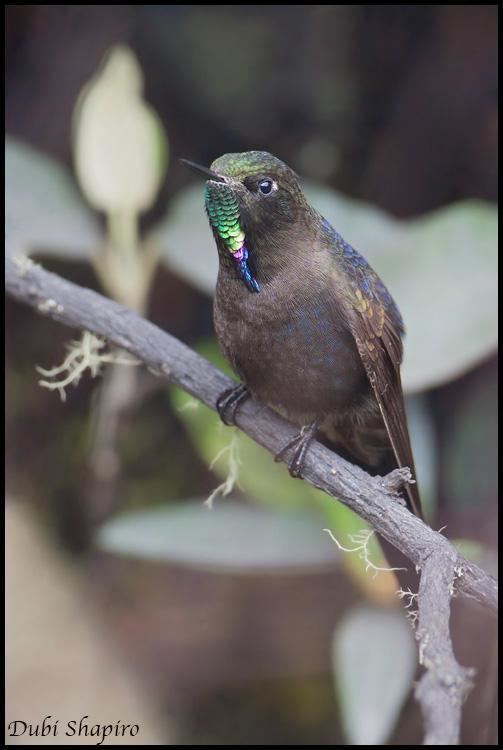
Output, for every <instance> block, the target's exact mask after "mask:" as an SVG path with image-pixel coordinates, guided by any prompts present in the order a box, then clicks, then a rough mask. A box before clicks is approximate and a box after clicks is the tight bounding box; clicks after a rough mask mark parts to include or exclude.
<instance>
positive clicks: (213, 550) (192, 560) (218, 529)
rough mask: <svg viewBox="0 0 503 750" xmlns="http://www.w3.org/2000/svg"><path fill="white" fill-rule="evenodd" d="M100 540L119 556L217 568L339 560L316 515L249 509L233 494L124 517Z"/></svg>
mask: <svg viewBox="0 0 503 750" xmlns="http://www.w3.org/2000/svg"><path fill="white" fill-rule="evenodd" d="M97 543H98V545H99V546H100V547H101V548H102V549H105V550H107V551H108V552H113V553H114V554H119V555H125V556H127V557H140V558H143V559H147V560H155V561H159V562H174V563H179V564H183V565H189V566H191V567H197V568H203V569H204V570H212V571H216V572H218V571H223V572H229V571H230V572H243V573H247V572H248V573H252V572H255V571H257V570H267V569H277V568H281V569H283V568H284V569H286V570H290V569H298V568H299V567H302V568H306V567H307V566H311V567H313V566H318V567H319V566H320V565H323V566H324V565H334V564H335V562H336V560H337V555H336V554H335V553H334V548H333V545H332V544H331V543H330V540H329V538H328V537H326V536H325V535H323V536H321V535H320V533H319V520H318V518H317V516H316V514H313V513H310V514H309V513H305V512H304V513H302V512H296V513H289V514H285V513H281V512H277V511H273V510H271V509H265V508H259V507H256V506H254V507H248V506H243V505H241V504H239V502H238V501H237V500H235V499H233V498H230V497H227V498H226V499H225V500H224V501H222V502H221V503H218V504H217V505H216V507H215V508H213V509H212V510H209V509H208V508H207V507H205V505H204V504H203V500H199V501H189V502H184V503H183V504H178V505H176V506H175V507H173V506H171V507H168V508H162V509H153V510H141V511H135V512H131V513H127V514H124V515H121V516H118V517H116V518H114V519H112V520H110V521H108V522H107V523H105V524H104V526H102V527H101V529H100V530H99V532H98V535H97Z"/></svg>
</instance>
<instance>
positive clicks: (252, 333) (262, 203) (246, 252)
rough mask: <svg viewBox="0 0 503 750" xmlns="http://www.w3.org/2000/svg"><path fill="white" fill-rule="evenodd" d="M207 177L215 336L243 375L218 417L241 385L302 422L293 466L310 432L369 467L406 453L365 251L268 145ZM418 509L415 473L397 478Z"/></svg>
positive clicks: (395, 357)
mask: <svg viewBox="0 0 503 750" xmlns="http://www.w3.org/2000/svg"><path fill="white" fill-rule="evenodd" d="M182 161H183V163H184V164H185V165H186V166H188V167H190V168H191V169H193V170H194V171H196V172H198V173H199V174H202V175H204V176H205V177H206V179H207V182H206V189H205V201H206V211H207V214H208V218H209V221H210V225H211V228H212V230H213V234H214V237H215V241H216V245H217V249H218V255H219V272H218V280H217V287H216V297H215V303H214V323H215V331H216V335H217V339H218V342H219V345H220V347H221V349H222V350H223V353H224V355H225V356H226V358H227V359H228V361H229V362H230V364H231V366H232V367H233V369H234V370H235V372H236V373H237V374H238V375H239V377H240V379H241V381H242V382H241V385H238V386H237V387H236V388H233V389H231V390H230V391H226V392H225V393H223V394H222V395H221V397H220V398H219V400H218V403H217V408H218V410H219V413H220V416H221V418H222V419H223V420H224V422H226V423H227V424H231V423H232V422H233V421H234V416H235V413H236V409H237V408H238V406H239V404H240V403H242V401H243V400H244V399H245V398H247V397H248V396H250V395H251V396H253V397H254V398H256V399H257V400H258V401H260V402H263V403H265V404H268V405H269V406H270V407H272V408H273V409H275V410H276V411H278V412H280V413H281V414H283V415H284V416H286V417H287V418H288V419H290V420H291V421H292V422H294V423H295V424H297V425H298V426H299V427H302V430H301V432H300V433H299V435H298V436H297V437H296V438H295V439H294V440H293V441H291V442H290V443H289V444H288V445H286V446H284V447H283V448H282V449H281V450H280V451H279V453H278V454H277V456H276V458H277V459H278V460H281V459H283V458H284V457H285V456H286V455H289V452H290V451H291V452H292V458H291V460H290V462H289V469H290V473H291V474H292V476H300V474H301V472H302V464H303V460H304V456H305V453H306V450H307V449H308V446H309V442H310V441H311V439H312V438H313V436H314V435H315V434H317V435H318V436H319V437H320V439H322V440H323V442H325V443H326V444H328V445H330V446H332V447H334V448H335V449H336V450H338V451H342V452H343V453H345V454H346V455H348V457H351V458H352V459H353V460H355V461H356V462H358V463H359V464H360V465H362V466H364V467H365V468H367V469H368V470H371V471H372V472H373V473H381V474H382V473H386V472H387V471H391V469H393V468H396V467H405V466H408V467H409V468H410V470H411V472H412V474H413V476H415V468H414V460H413V457H412V450H411V445H410V440H409V433H408V429H407V419H406V415H405V409H404V401H403V393H402V385H401V379H400V364H401V360H402V341H401V337H402V336H403V333H404V326H403V322H402V318H401V315H400V312H399V311H398V308H397V306H396V304H395V302H394V301H393V299H392V297H391V295H390V294H389V292H388V290H387V289H386V287H385V286H384V284H383V282H382V281H381V279H380V278H379V276H378V275H377V274H376V272H375V271H374V270H373V269H372V268H371V267H370V266H369V264H368V263H367V261H366V260H365V259H364V258H363V257H362V256H361V255H360V254H359V253H358V252H357V251H356V250H354V249H353V248H352V247H351V245H349V244H348V243H347V242H345V241H344V240H343V238H342V237H341V236H340V235H339V234H338V233H337V232H336V231H335V229H334V228H333V227H332V226H331V225H330V223H329V222H328V221H327V220H326V219H325V218H324V217H323V216H321V214H319V213H318V212H317V211H316V210H315V209H314V208H313V207H311V206H310V205H309V204H308V203H307V201H306V198H305V196H304V193H303V192H302V189H301V187H300V185H299V181H298V178H297V175H296V174H295V173H294V172H293V171H292V170H291V169H290V168H289V167H288V166H287V165H286V164H284V163H283V162H282V161H280V160H279V159H277V158H276V157H274V156H272V155H271V154H269V153H266V152H262V151H249V152H245V153H241V154H225V155H224V156H221V157H220V158H218V159H217V160H216V161H214V162H213V164H212V165H211V168H210V169H206V168H205V167H200V166H199V165H196V164H193V163H192V162H187V161H186V160H182ZM405 491H406V495H407V497H406V500H407V503H408V505H409V507H410V509H411V510H412V511H413V512H414V513H416V514H417V515H419V516H421V506H420V500H419V493H418V489H417V484H408V485H407V486H406V490H405Z"/></svg>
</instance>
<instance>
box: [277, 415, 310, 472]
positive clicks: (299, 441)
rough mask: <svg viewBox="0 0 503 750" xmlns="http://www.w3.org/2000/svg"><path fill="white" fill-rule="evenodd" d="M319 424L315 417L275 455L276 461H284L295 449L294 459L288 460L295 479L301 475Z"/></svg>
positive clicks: (289, 469) (289, 468)
mask: <svg viewBox="0 0 503 750" xmlns="http://www.w3.org/2000/svg"><path fill="white" fill-rule="evenodd" d="M317 426H318V420H317V419H315V421H314V422H313V423H312V424H310V425H306V426H304V427H303V428H302V429H301V431H300V432H299V433H298V435H295V437H294V438H292V440H290V441H289V442H288V443H287V444H286V445H285V446H283V448H282V449H281V450H280V451H279V452H278V453H276V455H275V456H274V460H275V461H283V459H284V458H285V455H286V453H288V451H289V450H291V449H292V450H293V451H294V453H293V457H292V460H291V461H290V463H288V462H287V466H288V471H289V473H290V476H291V477H294V478H295V479H299V478H300V476H301V472H302V469H303V467H304V459H305V457H306V453H307V449H308V448H309V445H310V443H311V440H312V439H313V437H314V435H315V433H316V428H317Z"/></svg>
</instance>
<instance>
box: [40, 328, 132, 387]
mask: <svg viewBox="0 0 503 750" xmlns="http://www.w3.org/2000/svg"><path fill="white" fill-rule="evenodd" d="M105 345H106V341H105V339H103V338H100V337H99V336H95V335H94V333H90V332H89V331H84V332H83V334H82V338H81V339H80V340H78V341H71V342H70V343H69V344H68V345H67V349H68V354H67V356H66V358H65V360H64V361H63V363H62V364H61V365H59V366H56V367H52V368H51V369H50V370H45V369H44V368H43V367H36V368H35V369H36V370H37V372H39V373H40V374H41V375H43V376H44V377H45V378H49V379H48V380H39V381H38V384H39V385H40V386H42V388H47V389H48V390H50V391H58V393H59V395H60V398H61V401H66V391H65V388H66V387H67V386H68V385H70V384H73V385H74V386H76V385H77V384H78V383H79V381H80V378H81V377H82V375H83V374H84V372H85V371H86V370H89V372H90V373H91V377H93V378H95V377H96V376H97V375H98V374H99V373H100V371H101V368H102V367H103V365H105V364H112V363H113V364H121V365H137V364H139V360H137V359H135V358H134V357H130V356H123V355H122V353H120V352H118V351H112V352H102V351H101V350H102V349H103V348H104V347H105ZM59 375H61V376H62V377H61V378H60V379H59V380H58V376H59Z"/></svg>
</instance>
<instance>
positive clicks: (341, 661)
mask: <svg viewBox="0 0 503 750" xmlns="http://www.w3.org/2000/svg"><path fill="white" fill-rule="evenodd" d="M332 663H333V670H334V677H335V684H336V690H337V697H338V702H339V708H340V712H341V719H342V725H343V727H344V731H345V734H346V737H347V739H348V742H349V743H350V744H352V745H382V744H384V743H385V742H386V740H387V739H388V738H389V736H390V734H391V733H392V731H393V729H394V727H395V724H396V721H397V719H398V716H399V713H400V710H401V708H402V706H403V703H404V701H405V699H406V698H407V695H408V693H409V691H410V688H411V685H412V680H413V679H414V675H415V672H416V647H415V645H414V637H413V634H412V629H411V627H410V625H409V624H408V623H407V622H406V620H405V618H404V616H403V613H402V612H400V611H398V610H395V611H393V610H383V609H380V608H377V607H359V608H357V609H354V610H352V611H351V612H350V613H348V614H347V615H346V616H345V617H344V619H343V620H342V621H341V622H340V623H339V625H338V626H337V628H336V630H335V633H334V640H333V647H332Z"/></svg>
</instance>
